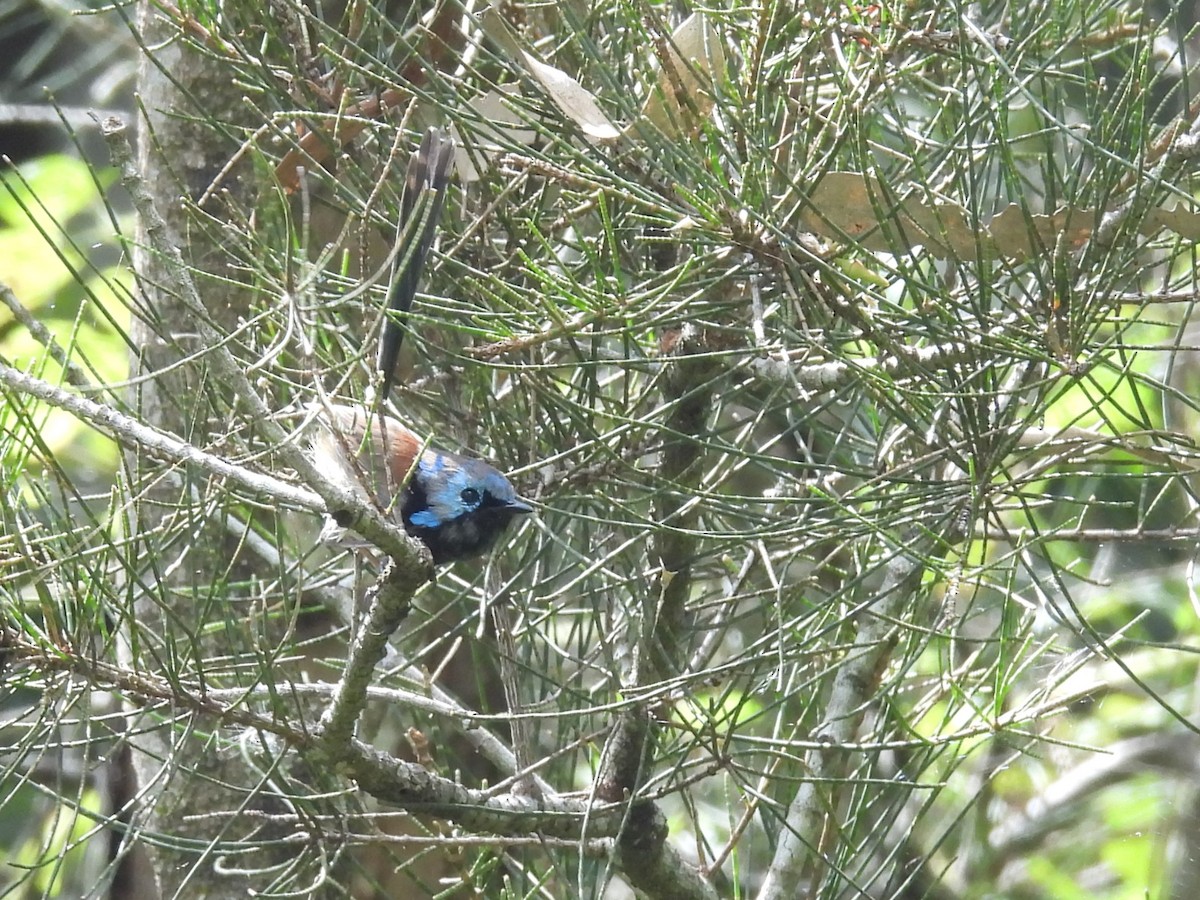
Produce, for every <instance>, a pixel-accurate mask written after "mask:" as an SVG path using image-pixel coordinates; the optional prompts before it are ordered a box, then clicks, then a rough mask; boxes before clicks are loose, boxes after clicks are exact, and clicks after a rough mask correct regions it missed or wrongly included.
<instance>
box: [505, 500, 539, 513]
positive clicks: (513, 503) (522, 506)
mask: <svg viewBox="0 0 1200 900" xmlns="http://www.w3.org/2000/svg"><path fill="white" fill-rule="evenodd" d="M507 508H508V509H509V510H511V511H512V512H515V513H531V512H533V507H532V506H530V505H529V504H528V503H526V502H525V501H524V500H510V501H508V507H507Z"/></svg>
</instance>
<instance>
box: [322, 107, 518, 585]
mask: <svg viewBox="0 0 1200 900" xmlns="http://www.w3.org/2000/svg"><path fill="white" fill-rule="evenodd" d="M453 159H454V142H453V141H452V140H451V139H450V138H449V136H448V135H446V134H445V133H444V132H442V131H440V130H438V129H434V128H431V129H430V130H429V131H428V132H427V133H426V135H425V138H424V140H422V141H421V146H420V147H419V148H418V149H417V150H416V151H415V152H414V153H413V155H412V157H411V158H410V159H409V163H408V172H407V175H406V177H405V180H404V192H403V194H402V196H401V200H400V230H401V234H402V235H405V236H406V237H407V238H408V240H407V241H406V242H405V243H406V245H407V246H405V247H403V248H402V249H401V251H400V252H399V253H398V255H397V259H396V263H395V265H394V267H393V270H392V279H391V285H390V287H389V290H388V309H389V313H388V315H387V317H386V322H385V324H384V329H383V335H382V337H381V339H380V345H379V358H378V362H377V367H378V370H379V376H380V383H381V387H380V392H379V404H380V408H382V406H383V405H384V403H386V401H387V399H388V395H389V393H390V392H391V387H392V382H393V379H394V375H395V369H396V362H397V359H398V357H399V354H400V345H401V342H402V341H403V339H404V327H405V319H406V317H407V315H408V310H409V308H410V307H411V306H412V302H413V298H414V297H415V296H416V292H417V283H418V281H419V280H420V277H421V270H422V268H423V267H424V264H425V258H426V256H427V255H428V254H429V248H430V246H431V245H432V243H433V235H434V231H435V230H436V228H437V222H438V218H439V217H440V215H441V210H442V205H443V203H444V201H445V189H446V183H447V181H448V180H449V176H450V165H451V163H452V161H453ZM417 215H419V216H420V219H419V220H418V219H415V218H414V217H415V216H417ZM320 418H321V420H322V423H323V426H324V427H323V428H322V429H321V432H320V433H319V434H318V435H317V437H316V439H315V440H314V441H313V457H314V460H315V462H316V464H317V466H318V467H319V468H320V469H321V470H322V471H324V472H326V473H328V475H329V476H330V477H331V478H336V479H337V480H339V481H341V482H342V483H343V484H344V485H346V486H350V487H353V488H354V489H355V490H357V491H359V492H360V493H361V494H362V495H363V496H365V497H368V498H370V499H371V500H373V501H374V502H375V503H377V504H378V506H379V508H380V509H381V510H383V511H385V512H387V513H390V514H391V515H393V516H395V517H396V518H397V519H398V521H400V522H401V523H403V525H404V529H405V530H406V531H407V532H408V533H409V534H410V535H412V536H414V537H416V538H418V539H419V540H421V541H422V542H423V543H424V544H425V546H427V547H428V548H429V551H430V553H432V554H433V561H434V562H435V563H447V562H454V561H455V560H461V559H469V558H471V557H473V556H478V555H480V554H482V553H485V552H487V551H488V550H489V549H491V547H492V545H493V544H495V542H496V540H497V538H499V537H500V535H501V534H502V533H503V532H504V530H505V528H507V527H508V524H509V522H511V521H512V520H513V518H514V517H515V516H517V515H520V514H523V513H530V512H533V509H532V508H531V507H530V506H529V504H527V503H525V502H524V501H523V500H521V498H520V497H518V496H517V492H516V491H515V490H514V489H513V486H512V485H511V484H510V483H509V481H508V479H507V478H505V477H504V475H502V474H501V473H500V472H499V471H497V469H496V468H495V467H493V466H492V465H491V464H490V463H487V462H484V461H483V460H481V459H472V458H471V457H468V456H462V455H461V454H458V453H451V452H449V451H446V450H437V449H434V448H432V447H426V446H425V443H424V441H422V440H421V438H420V437H418V436H417V434H416V433H414V432H413V431H412V430H411V429H410V428H408V427H407V426H406V425H404V424H403V423H401V422H400V421H398V420H397V419H395V418H393V417H391V416H388V415H385V414H384V413H383V412H378V413H372V412H370V411H369V410H367V409H365V408H361V407H356V406H343V405H327V406H324V407H322V408H321V410H320ZM321 536H322V539H323V540H327V541H331V542H336V543H347V541H346V540H345V529H342V528H340V527H338V526H337V525H336V524H335V523H334V522H333V521H332V519H331V520H330V521H329V522H327V523H326V526H325V528H324V529H323V530H322V532H321Z"/></svg>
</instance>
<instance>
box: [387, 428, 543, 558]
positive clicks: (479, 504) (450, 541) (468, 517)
mask: <svg viewBox="0 0 1200 900" xmlns="http://www.w3.org/2000/svg"><path fill="white" fill-rule="evenodd" d="M530 512H533V509H532V507H530V506H529V504H527V503H525V502H524V501H523V500H521V499H520V498H519V497H518V496H517V492H516V491H515V490H514V489H513V486H512V485H511V484H510V483H509V481H508V479H507V478H505V477H504V476H503V475H501V474H500V472H498V471H497V470H496V469H495V468H493V467H492V466H490V465H488V464H487V463H486V462H484V461H483V460H480V459H471V458H470V457H466V456H459V455H458V454H456V453H448V452H446V451H439V450H432V449H430V450H426V451H425V452H424V453H423V454H422V455H421V460H420V462H419V463H418V464H417V466H416V470H415V471H414V472H413V475H412V478H411V479H410V480H409V482H408V485H407V486H406V496H405V498H404V502H403V506H402V509H401V515H402V517H403V519H404V525H405V527H406V528H407V530H408V532H409V534H412V535H414V536H415V537H418V538H420V540H421V541H423V542H424V543H425V545H426V546H428V547H429V550H430V552H431V553H432V554H433V561H434V562H435V563H443V562H452V561H454V560H458V559H467V558H468V557H472V556H477V555H479V554H481V553H484V552H485V551H487V550H488V549H490V548H491V546H492V545H493V544H494V543H495V542H496V539H497V538H498V537H499V536H500V534H501V533H502V532H503V531H504V529H505V528H507V527H508V523H509V522H511V521H512V519H513V517H514V516H517V515H521V514H523V513H530Z"/></svg>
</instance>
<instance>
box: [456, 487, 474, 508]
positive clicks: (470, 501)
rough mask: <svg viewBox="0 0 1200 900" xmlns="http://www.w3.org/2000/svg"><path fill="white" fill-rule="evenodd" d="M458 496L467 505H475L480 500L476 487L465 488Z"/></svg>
mask: <svg viewBox="0 0 1200 900" xmlns="http://www.w3.org/2000/svg"><path fill="white" fill-rule="evenodd" d="M458 497H459V499H460V500H462V502H463V503H465V504H467V506H474V505H475V504H477V503H478V502H479V491H477V490H475V488H463V491H462V493H461V494H459V495H458Z"/></svg>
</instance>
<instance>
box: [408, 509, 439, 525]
mask: <svg viewBox="0 0 1200 900" xmlns="http://www.w3.org/2000/svg"><path fill="white" fill-rule="evenodd" d="M408 521H409V522H411V523H412V524H413V525H416V526H417V527H418V528H437V527H438V526H439V525H440V524H442V523H441V522H439V521H438V517H437V516H435V515H434V514H433V513H431V512H430V511H429V510H427V509H423V510H421V511H420V512H415V513H413V514H412V515H411V516H409V517H408Z"/></svg>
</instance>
